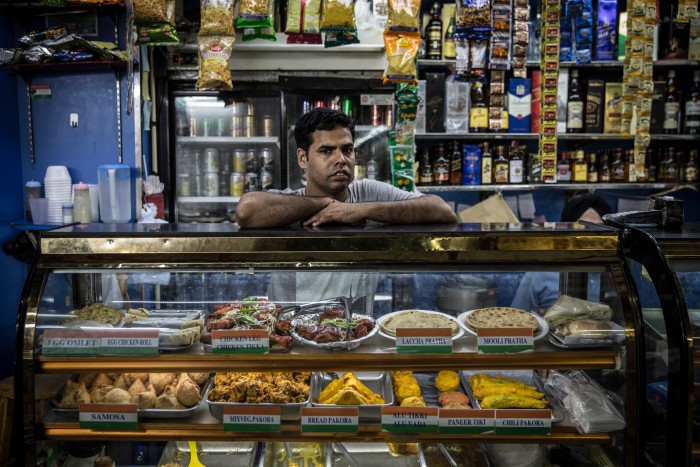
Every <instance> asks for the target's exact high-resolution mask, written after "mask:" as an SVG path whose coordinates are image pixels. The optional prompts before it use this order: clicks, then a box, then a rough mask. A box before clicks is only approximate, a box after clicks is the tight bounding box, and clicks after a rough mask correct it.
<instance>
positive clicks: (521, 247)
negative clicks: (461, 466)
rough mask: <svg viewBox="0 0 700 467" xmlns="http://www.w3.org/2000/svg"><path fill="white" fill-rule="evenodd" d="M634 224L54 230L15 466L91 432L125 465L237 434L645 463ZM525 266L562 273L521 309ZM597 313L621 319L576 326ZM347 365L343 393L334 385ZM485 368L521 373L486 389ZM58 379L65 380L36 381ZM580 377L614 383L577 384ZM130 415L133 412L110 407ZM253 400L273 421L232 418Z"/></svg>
mask: <svg viewBox="0 0 700 467" xmlns="http://www.w3.org/2000/svg"><path fill="white" fill-rule="evenodd" d="M618 241H619V238H618V235H617V232H616V231H615V230H613V229H607V228H602V227H595V226H584V225H578V224H575V225H571V224H545V225H541V224H540V225H538V224H512V225H509V224H483V225H480V224H464V225H429V226H405V227H396V226H378V225H367V226H364V227H352V228H349V227H343V228H341V227H337V228H334V227H326V228H321V229H313V230H311V229H308V230H307V229H301V228H299V229H280V230H238V229H237V228H236V227H235V226H233V225H230V224H179V225H175V224H151V225H147V224H123V225H118V226H117V225H106V224H101V225H91V226H88V227H85V226H80V227H77V226H76V227H66V228H61V229H56V230H52V231H48V232H45V233H43V234H42V237H41V239H40V242H39V249H40V252H39V254H38V255H37V259H36V261H35V263H34V264H33V266H32V269H31V272H30V275H29V278H28V281H27V284H26V287H25V291H24V295H23V300H22V304H21V313H20V318H19V326H18V333H19V334H18V339H17V343H18V349H17V350H18V351H17V353H16V355H17V362H16V368H17V369H16V372H15V381H16V382H17V383H16V384H17V386H16V394H22V395H23V399H22V398H20V397H18V398H17V401H18V402H17V407H16V412H15V413H16V417H17V419H18V422H19V423H18V427H19V428H20V429H21V430H22V432H21V433H20V434H21V436H22V437H23V439H24V440H25V443H26V445H27V449H26V450H25V452H23V453H20V457H21V462H20V464H24V465H39V463H42V462H44V463H45V462H47V457H48V455H49V454H47V453H49V452H54V453H55V452H66V451H67V450H68V451H70V448H71V446H75V445H76V444H81V445H90V444H93V445H94V444H96V445H97V448H99V449H101V452H102V451H103V452H106V454H108V455H110V456H112V458H113V459H115V460H117V459H129V461H127V462H124V463H129V462H131V459H133V456H134V453H141V452H143V451H144V450H145V451H148V450H149V449H151V450H155V451H157V452H152V453H151V456H152V458H155V460H154V461H152V462H153V463H155V462H158V463H159V465H162V464H164V463H166V462H167V459H166V458H165V457H163V456H164V455H165V453H173V452H185V453H186V452H187V446H188V445H187V444H186V443H185V442H186V441H195V442H196V443H197V444H196V448H197V449H198V450H199V452H200V453H205V452H207V453H208V455H209V454H214V453H217V452H218V453H221V452H224V451H226V452H229V453H230V454H229V456H240V459H241V463H240V465H253V464H255V465H279V463H280V462H281V460H284V456H285V455H288V456H290V457H291V458H294V457H295V456H298V455H300V454H299V453H300V452H306V453H308V451H309V450H312V451H313V450H314V449H315V450H317V451H318V452H319V453H321V452H322V453H324V454H323V455H324V456H329V459H336V460H337V461H338V462H341V461H340V460H339V459H340V458H343V459H344V458H345V457H344V456H345V455H346V453H347V454H348V455H349V456H350V457H351V458H354V459H355V460H356V461H357V460H358V459H372V461H371V462H370V463H369V464H365V463H362V464H360V465H384V464H386V465H397V464H395V463H394V464H392V463H391V462H392V459H393V462H396V459H397V457H395V456H392V454H391V453H393V454H398V459H400V460H401V461H402V462H403V461H405V462H406V464H402V465H438V464H437V463H432V462H427V463H426V460H425V459H426V456H427V458H431V457H430V456H435V455H437V456H438V457H440V458H442V456H444V454H441V453H442V452H443V451H441V450H440V449H438V448H436V446H435V444H433V443H443V445H444V446H443V447H445V446H446V447H447V448H446V449H447V451H448V454H449V452H453V451H451V449H452V447H453V446H456V445H459V446H461V449H463V452H466V453H467V454H469V455H472V456H475V457H478V458H480V459H482V458H483V459H484V462H486V461H487V460H488V461H490V462H491V465H498V464H499V463H501V464H503V463H505V462H506V460H507V459H508V458H509V456H510V457H511V458H512V456H516V457H517V456H521V457H520V459H523V458H524V457H523V456H528V458H529V459H530V461H531V462H532V463H531V464H528V465H544V462H545V460H547V459H549V460H550V461H551V462H555V461H556V462H557V463H558V464H559V465H574V464H573V462H574V461H575V460H576V459H579V460H580V459H582V458H583V459H588V460H591V459H595V462H596V464H597V465H616V466H617V465H627V466H636V465H640V464H641V459H642V448H641V447H640V446H639V444H638V443H637V435H638V433H639V432H640V425H639V424H640V420H641V413H640V410H641V408H640V401H639V397H640V396H639V394H641V392H640V391H643V388H642V380H640V378H639V377H640V375H641V374H643V367H642V366H641V362H643V360H644V353H643V352H644V343H643V342H640V341H639V336H642V335H643V333H642V328H641V326H642V323H641V322H640V320H639V318H638V317H639V316H640V313H639V310H638V302H637V299H636V295H637V292H636V290H635V285H634V283H633V282H632V280H631V279H630V277H631V274H630V272H629V271H628V270H627V266H626V263H625V262H624V261H622V257H621V253H620V251H619V250H618ZM526 276H528V277H529V278H530V280H529V281H525V280H524V278H525V277H526ZM526 283H531V284H534V285H535V286H541V285H544V284H545V283H547V284H548V287H549V289H550V290H553V291H554V292H555V293H556V295H557V297H558V298H557V303H556V304H555V305H553V306H550V305H551V303H549V304H548V303H544V302H543V303H542V304H541V305H542V306H543V307H544V308H538V307H534V306H533V309H524V310H512V309H510V306H511V304H512V302H513V300H514V297H515V296H516V295H517V294H518V289H519V287H520V286H521V285H522V284H526ZM555 298H556V297H555ZM557 304H558V305H559V306H558V308H555V307H556V305H557ZM547 306H549V308H546V307H547ZM485 308H491V310H489V312H488V313H484V312H480V313H476V311H474V310H479V311H480V310H483V309H485ZM553 308H555V311H554V312H552V311H551V310H552V309H553ZM545 310H546V311H545ZM586 310H588V311H586ZM586 313H588V314H586ZM348 315H350V316H348ZM493 316H505V317H504V318H503V319H504V321H502V322H500V323H499V322H498V321H496V322H494V321H488V318H489V317H493ZM584 317H585V318H586V319H588V320H589V321H590V320H593V321H599V323H598V324H599V325H601V326H604V329H605V330H606V332H604V333H602V334H600V333H598V334H586V333H585V332H584V333H583V334H577V333H576V331H574V329H573V326H567V329H569V331H570V332H568V333H567V332H564V331H563V329H564V328H562V326H563V325H564V324H570V323H571V322H572V321H581V320H582V318H584ZM483 319H487V321H486V322H483V321H481V320H483ZM328 320H330V321H328ZM348 320H349V322H348ZM522 320H525V321H524V322H523V321H522ZM504 326H505V328H510V329H505V328H504ZM416 328H417V329H416ZM348 330H349V331H348ZM494 330H495V331H494ZM583 330H584V331H585V328H583ZM240 331H243V333H241V332H240ZM421 332H422V333H423V334H421ZM426 332H427V333H426ZM489 332H491V333H492V334H489ZM416 333H417V334H416ZM509 333H514V334H509ZM489 336H491V338H490V339H489ZM508 336H510V337H508ZM513 336H515V337H513ZM572 336H573V338H572ZM244 344H245V345H244ZM515 344H517V345H516V346H514V347H508V345H515ZM520 346H523V347H520ZM441 371H444V372H446V373H444V374H443V375H442V376H440V375H441V374H440V373H439V372H441ZM242 372H262V373H256V374H255V375H254V376H251V375H244V376H241V373H242ZM267 372H286V373H287V375H286V377H287V380H286V382H282V383H279V379H275V378H273V377H272V376H270V374H269V373H267ZM348 372H351V373H353V374H354V376H352V377H351V376H348ZM452 372H454V373H452ZM278 376H279V375H278ZM409 376H410V377H411V378H413V379H411V380H404V379H402V378H408V377H409ZM241 377H243V378H244V380H240V378H241ZM245 378H248V379H245ZM280 378H281V377H280ZM353 378H354V379H353ZM503 378H508V379H503ZM414 380H415V381H414ZM348 381H350V383H348V384H349V386H348V387H345V386H343V388H344V389H343V391H345V390H347V391H346V392H347V393H343V394H344V395H345V396H347V397H349V399H347V400H345V399H342V398H341V397H340V396H339V395H338V394H339V393H335V392H334V391H335V389H329V388H331V387H332V386H333V385H334V384H340V383H341V382H342V383H343V384H345V383H346V382H348ZM358 381H359V383H362V385H360V384H359V383H358ZM479 381H489V382H490V383H489V384H486V386H493V385H495V386H504V385H505V386H506V387H508V388H510V389H505V393H503V392H501V389H500V388H498V390H496V389H494V390H493V391H494V392H493V393H491V392H488V391H491V389H489V390H488V391H487V392H479V391H481V390H482V389H481V386H480V383H479ZM504 381H505V382H504ZM301 383H304V384H308V387H305V386H297V384H301ZM46 384H54V385H55V386H56V389H55V396H54V397H53V398H52V399H51V400H41V399H39V398H36V397H35V394H36V393H37V391H36V389H37V387H40V386H41V387H46V386H45V385H46ZM267 384H281V386H283V387H285V388H287V389H289V388H292V387H293V388H296V389H289V390H290V391H291V392H290V393H285V394H286V395H276V396H270V397H271V398H270V399H264V398H261V397H257V396H261V395H262V394H277V393H276V391H275V390H272V391H271V392H268V391H267V390H262V389H261V387H262V386H261V385H267ZM584 386H585V387H586V388H587V389H586V390H585V391H584V390H580V388H582V387H584ZM265 387H267V386H265ZM333 387H335V386H333ZM336 388H337V387H336ZM407 388H411V389H410V390H409V389H407ZM518 388H521V389H522V390H523V391H525V392H524V393H520V392H518V393H517V394H516V392H517V391H518V390H519V389H518ZM567 388H568V389H567ZM572 388H578V389H572ZM327 389H328V390H329V391H330V392H328V393H326V392H325V391H326V390H327ZM589 390H590V391H592V392H591V393H589V392H588V391H589ZM237 391H238V392H240V391H242V393H243V394H244V395H246V396H245V397H244V398H243V400H240V399H239V398H238V396H235V397H234V395H233V394H235V393H236V392H237ZM406 391H409V392H411V395H409V394H408V393H407V392H406ZM413 391H416V393H415V394H413V393H412V392H413ZM509 391H512V392H509ZM567 391H568V392H567ZM251 394H252V395H253V396H255V397H252V398H250V399H246V397H247V396H251ZM445 394H450V396H449V397H454V398H457V400H453V401H449V400H448V399H445V397H447V396H445ZM581 394H598V395H599V396H600V397H597V398H596V397H593V398H591V399H590V400H588V401H587V400H585V399H586V398H585V397H584V398H582V399H579V400H578V402H577V400H576V399H575V398H574V397H573V396H576V395H581ZM490 396H498V398H497V400H500V401H502V402H496V399H493V398H492V399H488V397H490ZM516 396H517V397H516ZM521 396H522V397H521ZM173 397H174V399H173ZM375 397H379V398H380V399H375ZM411 398H413V400H411ZM407 400H409V401H410V402H406V401H407ZM399 401H402V402H399ZM591 401H593V402H594V403H595V404H597V405H596V408H595V409H592V408H591V407H590V406H587V405H586V404H589V403H591ZM578 403H581V404H584V405H583V407H586V409H585V410H584V411H583V412H581V411H580V410H578V409H577V408H576V407H577V404H578ZM105 404H106V407H105ZM400 404H403V405H400ZM423 404H424V405H425V407H422V405H423ZM450 404H457V405H450ZM115 407H116V408H115ZM398 407H403V408H402V409H401V410H398ZM514 407H516V408H517V409H513V408H514ZM338 408H342V409H349V410H350V415H349V416H348V417H347V420H349V421H348V423H349V425H350V429H344V428H341V427H339V426H336V427H335V428H331V429H325V430H323V429H320V428H319V427H318V426H316V427H314V425H313V423H314V416H313V414H316V418H318V416H319V413H320V414H324V416H326V417H328V416H330V414H331V413H335V414H336V415H338V414H337V413H336V412H323V411H321V412H314V413H313V414H312V413H311V412H309V409H317V410H321V409H323V410H329V409H330V410H337V409H338ZM467 408H471V409H475V410H474V411H473V412H472V411H469V410H467V411H465V410H466V409H467ZM511 409H512V410H511ZM528 409H529V410H528ZM451 410H452V411H456V412H451ZM246 411H247V412H246ZM251 411H252V412H251ZM404 411H405V412H404ZM114 413H123V417H124V420H121V419H120V420H118V421H120V422H121V421H124V422H129V423H130V424H128V425H110V424H109V423H107V424H105V423H104V422H105V421H111V420H112V418H113V417H115V415H114ZM244 413H247V414H248V415H246V416H250V415H251V414H253V415H256V414H257V415H256V416H260V417H262V418H260V419H256V420H264V421H265V422H266V423H267V422H270V423H272V426H271V427H267V429H264V428H261V427H259V426H258V427H257V428H252V429H251V427H250V426H244V424H238V425H236V423H235V421H236V420H239V421H240V420H248V419H246V418H242V419H237V418H236V415H239V416H240V415H241V414H244ZM129 414H131V415H129ZM265 414H267V415H265ZM342 414H345V412H342V413H341V415H342ZM353 414H354V415H353ZM396 414H399V415H396ZM406 414H408V415H406ZM346 415H347V414H346ZM275 416H278V417H279V418H277V419H276V418H275ZM403 416H407V417H409V418H414V417H415V418H420V419H421V420H423V419H425V420H427V421H421V422H420V423H417V424H412V423H406V422H405V420H402V419H401V418H400V417H403ZM353 417H356V418H355V419H353ZM387 417H388V418H387ZM392 417H394V418H392ZM395 417H399V420H398V422H397V420H396V418H395ZM339 419H342V417H340V416H339ZM440 419H444V420H443V422H445V424H444V425H442V428H440V427H439V425H440V422H439V420H440ZM448 419H449V420H452V422H448V421H447V420H448ZM477 419H478V420H481V422H475V420H477ZM275 420H276V421H275ZM334 420H335V419H334ZM353 420H354V421H353ZM392 420H393V421H392ZM336 421H338V420H336ZM100 422H101V423H100ZM95 423H97V424H95ZM241 423H243V422H241ZM261 423H262V422H261ZM338 423H340V422H338ZM450 423H454V424H455V425H456V426H461V427H463V426H464V424H467V425H469V424H472V423H476V424H477V425H479V426H481V425H482V423H485V424H486V427H487V429H482V430H480V431H469V430H467V431H461V432H460V430H457V431H451V430H450V428H449V427H448V426H449V425H450ZM407 426H408V427H409V428H410V429H409V428H407ZM411 427H412V428H411ZM446 427H447V428H446ZM489 427H490V428H489ZM513 427H516V428H517V429H515V430H512V429H511V428H513ZM281 442H289V443H290V444H288V445H287V446H285V445H284V443H281ZM153 443H157V444H155V445H154V444H153ZM166 443H167V445H166ZM297 443H302V444H301V445H300V444H297ZM304 443H307V444H304ZM308 443H310V444H311V445H314V446H315V447H314V446H310V445H308ZM387 443H389V444H387ZM250 444H252V445H253V446H252V447H251V446H250ZM144 446H147V449H145V448H144ZM154 446H155V447H154ZM285 447H286V448H289V450H287V449H285ZM251 450H252V451H254V452H253V453H251ZM314 452H315V451H314ZM436 453H437V454H436ZM453 454H454V452H453ZM455 455H456V454H455ZM338 456H340V457H338ZM228 459H229V460H230V459H233V458H232V457H228ZM244 459H248V460H244ZM250 459H253V460H250ZM280 459H281V460H280ZM317 460H318V459H317ZM443 460H444V459H443ZM231 462H234V464H235V462H236V461H231ZM256 462H257V463H256ZM117 464H118V465H121V462H120V461H117ZM207 465H209V464H207ZM229 465H231V464H229ZM235 465H239V464H235ZM327 465H328V464H327ZM334 465H335V464H334ZM477 465H487V464H485V463H481V464H477Z"/></svg>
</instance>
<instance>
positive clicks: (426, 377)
mask: <svg viewBox="0 0 700 467" xmlns="http://www.w3.org/2000/svg"><path fill="white" fill-rule="evenodd" d="M437 375H438V372H437V371H434V372H433V371H427V372H414V373H413V377H414V378H416V381H418V386H419V387H420V395H421V397H422V398H423V400H424V401H425V405H427V406H428V407H440V404H439V403H438V396H439V395H440V391H438V388H437V386H435V378H436V377H437ZM455 391H459V392H462V393H464V394H467V392H466V391H465V389H464V382H463V381H462V379H461V378H460V382H459V386H457V389H455ZM467 397H469V396H468V395H467ZM469 400H470V401H471V397H469Z"/></svg>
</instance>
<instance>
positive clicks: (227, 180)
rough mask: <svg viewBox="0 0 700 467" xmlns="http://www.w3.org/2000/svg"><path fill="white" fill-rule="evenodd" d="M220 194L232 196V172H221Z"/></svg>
mask: <svg viewBox="0 0 700 467" xmlns="http://www.w3.org/2000/svg"><path fill="white" fill-rule="evenodd" d="M219 196H231V174H228V173H226V174H224V173H221V174H219Z"/></svg>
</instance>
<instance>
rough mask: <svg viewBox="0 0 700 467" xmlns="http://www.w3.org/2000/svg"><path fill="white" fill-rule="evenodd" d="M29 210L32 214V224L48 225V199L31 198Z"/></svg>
mask: <svg viewBox="0 0 700 467" xmlns="http://www.w3.org/2000/svg"><path fill="white" fill-rule="evenodd" d="M29 209H30V210H31V212H32V222H34V223H35V224H37V225H40V224H48V223H49V199H48V198H31V199H30V200H29Z"/></svg>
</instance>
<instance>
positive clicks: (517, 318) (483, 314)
mask: <svg viewBox="0 0 700 467" xmlns="http://www.w3.org/2000/svg"><path fill="white" fill-rule="evenodd" d="M465 321H466V324H467V326H469V327H470V328H471V329H474V330H476V329H479V328H532V332H533V334H536V333H537V331H538V330H539V328H540V324H539V322H538V321H537V318H535V317H534V316H533V315H532V313H528V312H527V311H525V310H520V309H518V308H511V307H506V306H500V307H491V308H479V309H478V310H474V311H472V312H471V313H469V314H468V315H467V318H466V320H465Z"/></svg>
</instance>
